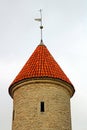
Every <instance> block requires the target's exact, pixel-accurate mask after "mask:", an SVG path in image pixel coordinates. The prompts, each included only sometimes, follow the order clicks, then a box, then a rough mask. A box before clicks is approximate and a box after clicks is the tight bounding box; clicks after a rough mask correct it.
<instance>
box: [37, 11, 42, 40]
mask: <svg viewBox="0 0 87 130" xmlns="http://www.w3.org/2000/svg"><path fill="white" fill-rule="evenodd" d="M39 11H40V18H36V19H35V20H36V21H39V22H40V29H41V42H43V39H42V37H43V36H42V29H43V26H42V9H40V10H39Z"/></svg>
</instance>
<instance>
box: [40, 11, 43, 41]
mask: <svg viewBox="0 0 87 130" xmlns="http://www.w3.org/2000/svg"><path fill="white" fill-rule="evenodd" d="M40 16H41V25H40V29H41V42H43V39H42V37H43V35H42V29H43V26H42V10H41V9H40Z"/></svg>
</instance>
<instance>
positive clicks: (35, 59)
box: [10, 45, 72, 87]
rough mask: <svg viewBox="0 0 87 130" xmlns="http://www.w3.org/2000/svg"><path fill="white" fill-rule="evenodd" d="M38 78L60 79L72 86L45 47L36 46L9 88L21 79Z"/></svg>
mask: <svg viewBox="0 0 87 130" xmlns="http://www.w3.org/2000/svg"><path fill="white" fill-rule="evenodd" d="M40 77H48V78H54V79H61V80H63V81H65V82H67V83H69V84H71V85H72V83H71V82H70V80H69V79H68V77H67V76H66V75H65V73H64V72H63V70H62V69H61V68H60V66H59V65H58V63H57V62H56V61H55V60H54V58H53V57H52V55H51V54H50V52H49V51H48V49H47V48H46V46H45V45H38V46H37V48H36V49H35V51H34V52H33V54H32V55H31V57H30V58H29V59H28V61H27V62H26V64H25V65H24V67H23V68H22V70H21V71H20V72H19V74H18V75H17V76H16V78H15V79H14V81H13V82H12V84H11V86H12V85H13V84H15V83H17V82H19V81H21V80H23V79H28V78H40ZM11 86H10V87H11Z"/></svg>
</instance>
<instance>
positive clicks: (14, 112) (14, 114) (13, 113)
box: [13, 110, 15, 121]
mask: <svg viewBox="0 0 87 130" xmlns="http://www.w3.org/2000/svg"><path fill="white" fill-rule="evenodd" d="M14 116H15V110H13V121H14Z"/></svg>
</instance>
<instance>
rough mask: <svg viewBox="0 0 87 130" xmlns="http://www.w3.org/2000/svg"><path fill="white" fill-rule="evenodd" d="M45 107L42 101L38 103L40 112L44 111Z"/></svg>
mask: <svg viewBox="0 0 87 130" xmlns="http://www.w3.org/2000/svg"><path fill="white" fill-rule="evenodd" d="M44 111H45V108H44V102H41V103H40V112H44Z"/></svg>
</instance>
